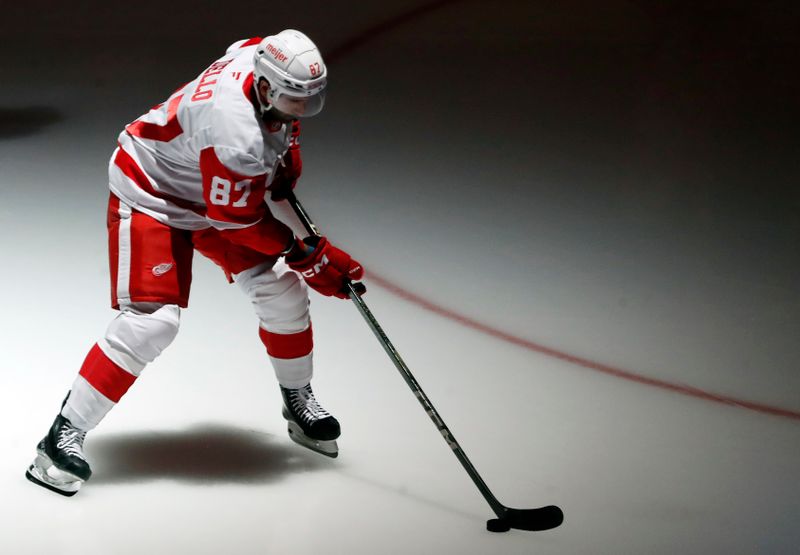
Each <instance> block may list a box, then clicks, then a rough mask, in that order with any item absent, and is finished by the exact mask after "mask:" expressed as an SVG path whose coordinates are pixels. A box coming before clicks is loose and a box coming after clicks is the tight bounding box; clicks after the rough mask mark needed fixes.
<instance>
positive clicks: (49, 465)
mask: <svg viewBox="0 0 800 555" xmlns="http://www.w3.org/2000/svg"><path fill="white" fill-rule="evenodd" d="M25 477H26V478H27V479H28V480H30V481H31V482H33V483H34V484H36V485H39V486H42V487H43V488H46V489H49V490H50V491H54V492H56V493H58V494H61V495H65V496H67V497H72V496H73V495H75V494H76V493H78V490H80V489H81V484H83V480H81V479H80V478H78V477H77V476H75V475H73V474H70V473H69V472H64V471H63V470H59V469H58V468H56V466H55V465H53V462H52V461H51V460H50V458H49V457H48V456H47V455H44V454H41V453H40V454H39V455H38V456H37V457H36V460H35V461H34V462H33V464H32V465H30V467H28V470H27V471H26V472H25Z"/></svg>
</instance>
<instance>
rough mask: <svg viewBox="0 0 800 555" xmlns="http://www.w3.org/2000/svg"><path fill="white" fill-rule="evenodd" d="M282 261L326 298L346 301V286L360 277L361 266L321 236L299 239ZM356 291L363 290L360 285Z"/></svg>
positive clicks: (362, 272)
mask: <svg viewBox="0 0 800 555" xmlns="http://www.w3.org/2000/svg"><path fill="white" fill-rule="evenodd" d="M309 250H310V252H309ZM286 262H287V264H289V267H290V268H291V269H292V270H295V271H296V272H299V273H300V275H302V276H303V279H305V280H306V283H307V284H308V285H309V287H312V288H313V289H314V290H316V291H318V292H319V293H322V294H323V295H326V296H328V297H331V296H333V297H338V298H340V299H346V298H348V295H347V293H346V288H347V284H348V283H349V282H350V281H352V280H358V279H361V277H362V276H363V275H364V269H363V268H362V267H361V264H359V263H358V262H356V261H355V260H353V259H352V258H351V257H350V255H349V254H347V253H346V252H344V251H343V250H341V249H337V248H336V247H334V246H333V245H331V244H330V243H329V242H328V240H327V239H326V238H325V237H307V238H306V239H303V241H301V242H299V244H298V246H297V247H296V248H295V249H293V250H292V252H291V253H289V254H288V255H287V256H286ZM359 285H360V284H359ZM357 291H358V293H359V294H362V293H364V292H366V288H365V287H363V286H362V287H359V288H358V289H357Z"/></svg>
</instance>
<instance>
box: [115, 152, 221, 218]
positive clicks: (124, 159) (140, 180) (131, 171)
mask: <svg viewBox="0 0 800 555" xmlns="http://www.w3.org/2000/svg"><path fill="white" fill-rule="evenodd" d="M114 164H115V165H116V166H117V167H118V168H119V169H121V170H122V173H124V174H125V176H126V177H128V179H130V180H131V181H133V182H134V183H136V185H138V186H139V187H140V188H141V189H143V190H144V191H145V192H147V194H149V195H152V196H154V197H156V198H160V199H164V200H166V201H169V202H171V203H172V204H174V205H175V206H180V207H181V208H185V209H186V210H191V211H192V212H194V213H196V214H200V215H201V216H203V215H205V212H206V210H205V208H204V207H203V206H199V205H197V204H194V203H192V202H189V201H188V200H184V199H182V198H177V197H173V196H172V195H167V194H165V193H162V192H160V191H156V190H155V188H154V187H153V184H152V183H151V182H150V179H149V178H148V177H147V174H145V173H144V171H143V170H142V168H140V167H139V165H138V164H137V163H136V160H134V159H133V157H132V156H131V155H130V154H128V153H127V152H125V149H123V148H122V147H121V146H120V147H119V148H118V149H117V154H116V156H114Z"/></svg>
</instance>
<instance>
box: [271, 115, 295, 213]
mask: <svg viewBox="0 0 800 555" xmlns="http://www.w3.org/2000/svg"><path fill="white" fill-rule="evenodd" d="M301 173H303V158H302V157H301V156H300V122H299V121H298V120H294V121H292V138H291V139H290V140H289V149H288V150H287V151H286V154H284V155H283V160H282V163H281V164H280V165H279V166H278V169H276V170H275V177H274V178H273V180H272V183H271V184H270V186H269V190H270V191H272V195H271V196H270V198H271V199H272V200H274V201H276V202H277V201H281V200H286V197H287V195H288V194H289V192H290V191H291V190H292V189H294V186H295V185H297V180H298V179H299V178H300V174H301Z"/></svg>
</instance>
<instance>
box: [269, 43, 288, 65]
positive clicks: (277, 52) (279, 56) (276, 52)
mask: <svg viewBox="0 0 800 555" xmlns="http://www.w3.org/2000/svg"><path fill="white" fill-rule="evenodd" d="M267 52H269V53H270V54H272V57H273V58H275V59H276V60H278V61H279V62H285V61H286V60H287V59H288V57H287V56H286V54H284V53H283V51H282V50H281V49H280V48H275V47H274V46H272V44H271V43H270V44H267Z"/></svg>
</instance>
